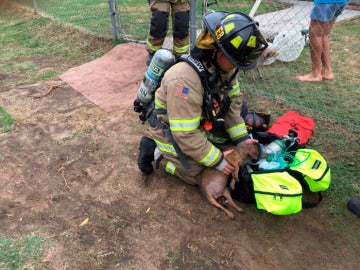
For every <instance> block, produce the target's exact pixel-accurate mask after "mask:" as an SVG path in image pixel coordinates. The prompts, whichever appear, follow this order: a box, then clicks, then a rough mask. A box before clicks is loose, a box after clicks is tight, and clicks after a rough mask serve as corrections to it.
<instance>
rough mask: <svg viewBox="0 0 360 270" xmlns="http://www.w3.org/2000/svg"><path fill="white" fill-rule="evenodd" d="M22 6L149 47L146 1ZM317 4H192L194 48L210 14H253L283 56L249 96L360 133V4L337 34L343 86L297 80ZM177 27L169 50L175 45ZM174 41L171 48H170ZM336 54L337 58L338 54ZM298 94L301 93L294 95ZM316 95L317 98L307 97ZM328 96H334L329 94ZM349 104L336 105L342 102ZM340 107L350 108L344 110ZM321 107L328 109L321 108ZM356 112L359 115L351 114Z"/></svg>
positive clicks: (256, 76)
mask: <svg viewBox="0 0 360 270" xmlns="http://www.w3.org/2000/svg"><path fill="white" fill-rule="evenodd" d="M11 2H12V3H17V4H19V5H21V6H22V7H26V8H27V9H30V10H33V11H35V12H36V13H38V14H40V15H42V16H45V17H48V18H51V19H53V20H55V21H58V22H60V23H63V24H66V25H69V26H71V27H75V28H77V29H80V30H82V31H84V32H87V33H91V34H94V35H96V36H99V37H105V38H108V39H109V40H111V39H113V40H114V41H120V42H121V41H125V42H126V41H132V42H137V43H143V44H144V43H145V40H146V38H147V34H148V30H149V23H150V16H151V14H150V11H149V7H148V3H147V1H146V0H62V1H58V0H13V1H11ZM312 6H313V2H312V1H298V0H262V1H261V0H191V16H190V17H191V21H190V32H191V45H193V44H194V42H195V39H196V35H197V34H198V32H199V31H200V30H201V28H202V23H201V18H202V14H203V13H204V12H205V11H206V10H209V9H211V10H222V11H241V12H244V13H246V14H250V15H252V16H253V17H254V18H255V20H256V21H258V22H259V23H260V30H261V31H262V32H263V34H264V35H265V37H266V38H267V39H268V40H269V41H270V42H272V45H273V46H276V40H277V41H278V44H280V46H279V47H278V48H277V49H278V50H279V56H278V57H277V58H272V59H268V60H267V61H266V62H265V63H264V66H263V67H262V68H261V71H260V72H259V70H255V71H254V72H250V73H247V74H242V76H241V80H242V85H243V91H244V92H251V94H252V95H259V96H266V97H267V98H270V99H272V100H274V101H276V102H278V103H286V104H287V105H289V106H292V107H293V108H294V109H296V108H302V109H303V108H306V109H310V110H312V111H311V113H312V114H315V113H316V114H319V115H322V116H324V117H325V116H326V117H328V116H331V117H334V118H336V119H338V120H339V122H341V121H343V120H342V119H347V121H349V122H350V123H351V125H352V126H354V127H355V128H357V129H359V127H360V122H359V120H358V115H360V111H359V110H360V109H359V106H358V102H359V96H360V93H359V91H360V90H359V87H358V86H359V80H360V79H359V78H360V76H359V73H358V71H359V63H360V49H359V48H360V46H359V40H360V37H359V18H360V9H359V7H360V0H351V4H350V6H349V7H348V8H347V9H346V10H345V12H344V13H343V14H342V15H341V16H340V17H339V18H338V20H337V22H336V24H335V26H337V25H341V27H334V28H336V29H333V31H332V32H331V37H330V39H331V48H332V64H333V70H334V73H335V74H341V75H343V77H342V79H341V80H342V82H341V83H338V82H337V83H336V84H335V83H334V84H331V85H328V84H321V85H320V86H319V85H316V84H315V85H314V84H312V85H309V84H304V83H302V84H299V82H296V80H295V79H294V78H295V76H296V75H300V74H305V73H308V72H309V71H310V68H311V62H310V53H309V46H306V44H307V29H308V27H309V23H310V19H309V14H310V11H311V9H312ZM171 34H172V33H171V26H170V29H169V33H168V38H167V41H166V42H165V47H170V46H171V45H169V44H170V42H171ZM167 42H168V43H167ZM333 52H335V53H333ZM295 89H296V91H294V90H295ZM309 93H311V95H312V97H311V98H310V99H309V98H305V99H304V96H308V95H309ZM327 93H334V95H328V94H327ZM335 96H336V97H339V96H343V97H346V99H344V100H342V101H335V99H336V97H335ZM340 103H343V104H344V103H345V104H348V106H350V107H349V108H350V109H347V110H342V109H341V106H342V105H340ZM318 104H328V106H325V107H324V108H323V107H320V106H318ZM351 108H357V109H355V114H353V113H351V114H349V111H351V110H352V109H351Z"/></svg>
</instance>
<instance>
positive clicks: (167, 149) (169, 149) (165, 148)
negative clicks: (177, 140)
mask: <svg viewBox="0 0 360 270" xmlns="http://www.w3.org/2000/svg"><path fill="white" fill-rule="evenodd" d="M154 141H155V142H156V145H157V147H158V148H159V150H160V151H161V152H164V153H169V154H171V155H174V156H175V157H177V153H176V150H175V148H174V146H173V145H172V144H170V143H164V142H161V141H159V140H156V139H154Z"/></svg>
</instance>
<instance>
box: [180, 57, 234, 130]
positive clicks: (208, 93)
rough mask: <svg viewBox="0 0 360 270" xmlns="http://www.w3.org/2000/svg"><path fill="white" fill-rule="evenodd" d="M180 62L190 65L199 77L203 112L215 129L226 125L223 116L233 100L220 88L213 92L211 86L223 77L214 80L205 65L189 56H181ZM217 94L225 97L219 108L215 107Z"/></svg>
mask: <svg viewBox="0 0 360 270" xmlns="http://www.w3.org/2000/svg"><path fill="white" fill-rule="evenodd" d="M178 61H184V62H186V63H188V64H189V65H190V66H191V67H192V68H193V69H194V70H195V71H196V72H197V74H198V75H199V77H200V80H201V84H202V86H203V88H204V97H203V99H204V100H203V110H204V112H205V114H206V117H207V118H208V119H209V120H210V121H211V124H212V125H214V126H215V127H216V126H221V125H222V124H223V123H224V119H222V116H224V115H225V114H226V112H227V111H228V110H229V108H230V103H231V99H230V98H229V97H228V96H227V95H225V93H223V91H221V90H220V88H218V87H217V88H216V89H215V90H212V87H211V85H210V84H212V83H211V82H210V81H214V82H213V83H215V82H216V81H217V79H216V78H217V77H220V78H219V79H220V80H221V76H220V75H218V76H215V78H213V76H212V75H211V74H210V73H209V72H208V71H207V70H206V69H205V68H204V66H203V64H202V63H201V62H200V61H199V60H197V59H195V58H193V57H192V56H191V55H189V54H183V55H181V56H180V57H179V59H178ZM236 73H237V72H235V73H234V75H233V76H232V77H231V80H232V79H233V78H234V77H235V76H236ZM222 83H223V82H222ZM223 84H224V83H223ZM215 94H222V95H224V98H223V100H222V102H221V104H220V107H218V108H217V107H215V104H214V99H215V100H216V98H215ZM217 101H219V100H217Z"/></svg>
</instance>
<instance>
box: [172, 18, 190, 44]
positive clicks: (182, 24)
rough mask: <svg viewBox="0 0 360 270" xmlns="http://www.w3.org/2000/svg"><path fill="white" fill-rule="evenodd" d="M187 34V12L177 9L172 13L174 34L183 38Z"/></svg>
mask: <svg viewBox="0 0 360 270" xmlns="http://www.w3.org/2000/svg"><path fill="white" fill-rule="evenodd" d="M188 35H189V12H188V11H179V12H175V14H174V36H175V37H176V38H179V39H184V38H186V37H187V36H188Z"/></svg>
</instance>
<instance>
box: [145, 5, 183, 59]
mask: <svg viewBox="0 0 360 270" xmlns="http://www.w3.org/2000/svg"><path fill="white" fill-rule="evenodd" d="M150 11H151V21H150V30H149V35H148V38H147V40H146V50H147V51H148V52H149V55H148V57H147V59H146V65H149V63H150V61H151V59H152V56H153V55H154V53H155V52H156V51H158V50H159V49H161V47H162V45H163V43H164V40H165V37H166V34H167V32H168V29H169V17H170V16H171V18H172V30H173V53H174V54H175V56H179V55H181V54H184V53H188V51H189V48H190V35H189V12H190V3H189V0H150Z"/></svg>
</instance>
